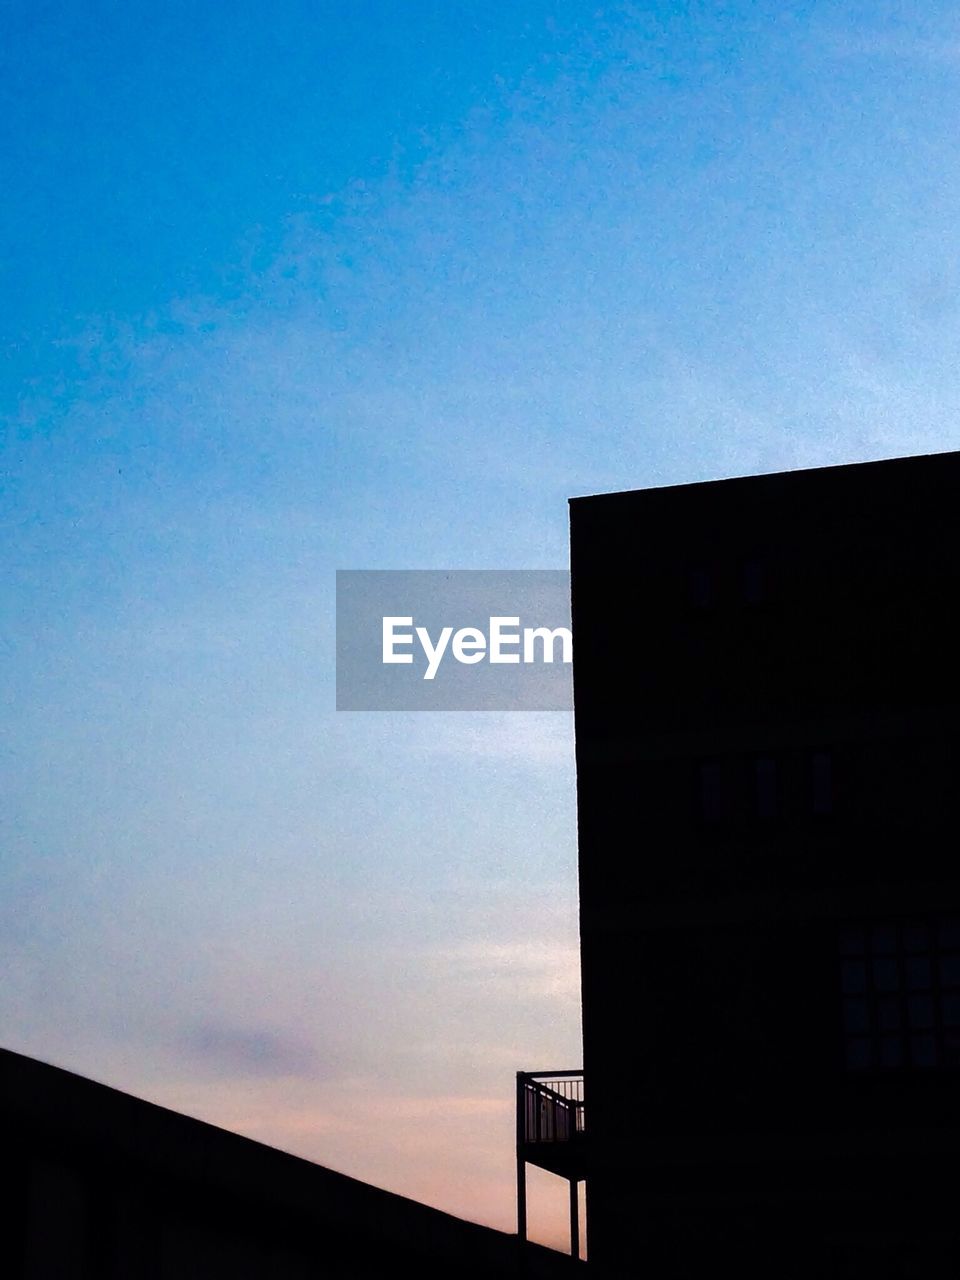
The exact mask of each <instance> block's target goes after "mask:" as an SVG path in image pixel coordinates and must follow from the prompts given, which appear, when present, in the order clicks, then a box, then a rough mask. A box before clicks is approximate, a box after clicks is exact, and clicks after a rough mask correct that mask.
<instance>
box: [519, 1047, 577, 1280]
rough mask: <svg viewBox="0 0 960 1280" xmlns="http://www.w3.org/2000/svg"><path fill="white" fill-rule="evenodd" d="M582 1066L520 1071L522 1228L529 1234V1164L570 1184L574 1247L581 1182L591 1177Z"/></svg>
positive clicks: (574, 1245) (573, 1248)
mask: <svg viewBox="0 0 960 1280" xmlns="http://www.w3.org/2000/svg"><path fill="white" fill-rule="evenodd" d="M586 1138H587V1131H586V1114H585V1111H584V1090H583V1072H582V1071H518V1072H517V1233H518V1235H519V1236H520V1238H521V1240H525V1239H526V1236H527V1178H526V1167H527V1165H528V1164H534V1165H537V1167H538V1168H540V1169H546V1170H547V1171H548V1172H549V1173H555V1174H556V1175H557V1177H559V1178H566V1179H567V1181H568V1182H569V1183H570V1244H571V1248H570V1252H571V1253H572V1254H573V1255H574V1257H576V1256H577V1253H578V1251H579V1250H578V1243H579V1239H580V1228H579V1216H578V1215H579V1209H578V1194H577V1184H578V1183H580V1182H582V1181H583V1180H584V1179H585V1178H586V1176H587V1161H586V1154H587V1142H586Z"/></svg>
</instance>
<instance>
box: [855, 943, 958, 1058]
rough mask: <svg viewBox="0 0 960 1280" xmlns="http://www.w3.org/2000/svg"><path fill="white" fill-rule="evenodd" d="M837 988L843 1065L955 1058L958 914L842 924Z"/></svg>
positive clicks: (956, 1037)
mask: <svg viewBox="0 0 960 1280" xmlns="http://www.w3.org/2000/svg"><path fill="white" fill-rule="evenodd" d="M840 992H841V1005H842V1026H843V1043H844V1057H845V1061H846V1066H847V1069H848V1070H850V1071H866V1070H871V1069H876V1070H880V1071H884V1070H891V1069H899V1068H910V1067H914V1068H931V1067H957V1066H960V920H958V919H953V918H951V919H943V920H933V921H930V920H928V921H913V922H910V923H907V924H903V923H877V924H873V925H862V926H858V927H853V928H848V929H845V930H844V931H843V932H842V933H841V935H840Z"/></svg>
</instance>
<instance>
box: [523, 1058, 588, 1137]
mask: <svg viewBox="0 0 960 1280" xmlns="http://www.w3.org/2000/svg"><path fill="white" fill-rule="evenodd" d="M517 1082H518V1085H519V1088H520V1097H519V1098H518V1102H520V1104H521V1105H520V1112H521V1116H522V1122H521V1125H520V1126H519V1128H520V1133H519V1134H518V1137H520V1140H521V1141H522V1142H524V1143H528V1142H572V1141H574V1139H575V1138H576V1137H577V1135H578V1134H581V1133H583V1132H584V1128H585V1120H586V1118H585V1112H584V1097H583V1072H582V1071H549V1072H546V1071H544V1072H522V1073H521V1074H520V1075H518V1077H517Z"/></svg>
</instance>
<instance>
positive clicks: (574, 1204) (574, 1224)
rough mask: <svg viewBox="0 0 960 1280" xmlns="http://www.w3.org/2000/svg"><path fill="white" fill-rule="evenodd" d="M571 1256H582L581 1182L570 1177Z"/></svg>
mask: <svg viewBox="0 0 960 1280" xmlns="http://www.w3.org/2000/svg"><path fill="white" fill-rule="evenodd" d="M570 1256H571V1257H572V1258H577V1259H578V1260H579V1258H580V1184H579V1183H578V1182H577V1180H576V1178H571V1179H570Z"/></svg>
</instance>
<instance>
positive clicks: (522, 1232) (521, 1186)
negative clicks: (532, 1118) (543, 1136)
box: [517, 1071, 527, 1244]
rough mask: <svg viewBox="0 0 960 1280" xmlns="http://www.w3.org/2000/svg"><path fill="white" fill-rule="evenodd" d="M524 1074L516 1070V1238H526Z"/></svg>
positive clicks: (524, 1239) (521, 1239) (522, 1240)
mask: <svg viewBox="0 0 960 1280" xmlns="http://www.w3.org/2000/svg"><path fill="white" fill-rule="evenodd" d="M525 1108H526V1075H525V1073H524V1072H523V1071H518V1072H517V1238H518V1239H519V1240H520V1241H521V1243H524V1244H525V1243H526V1240H527V1162H526V1160H525V1158H524V1151H523V1148H524V1144H525V1142H526V1136H527V1135H526V1120H525V1117H526V1110H525Z"/></svg>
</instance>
